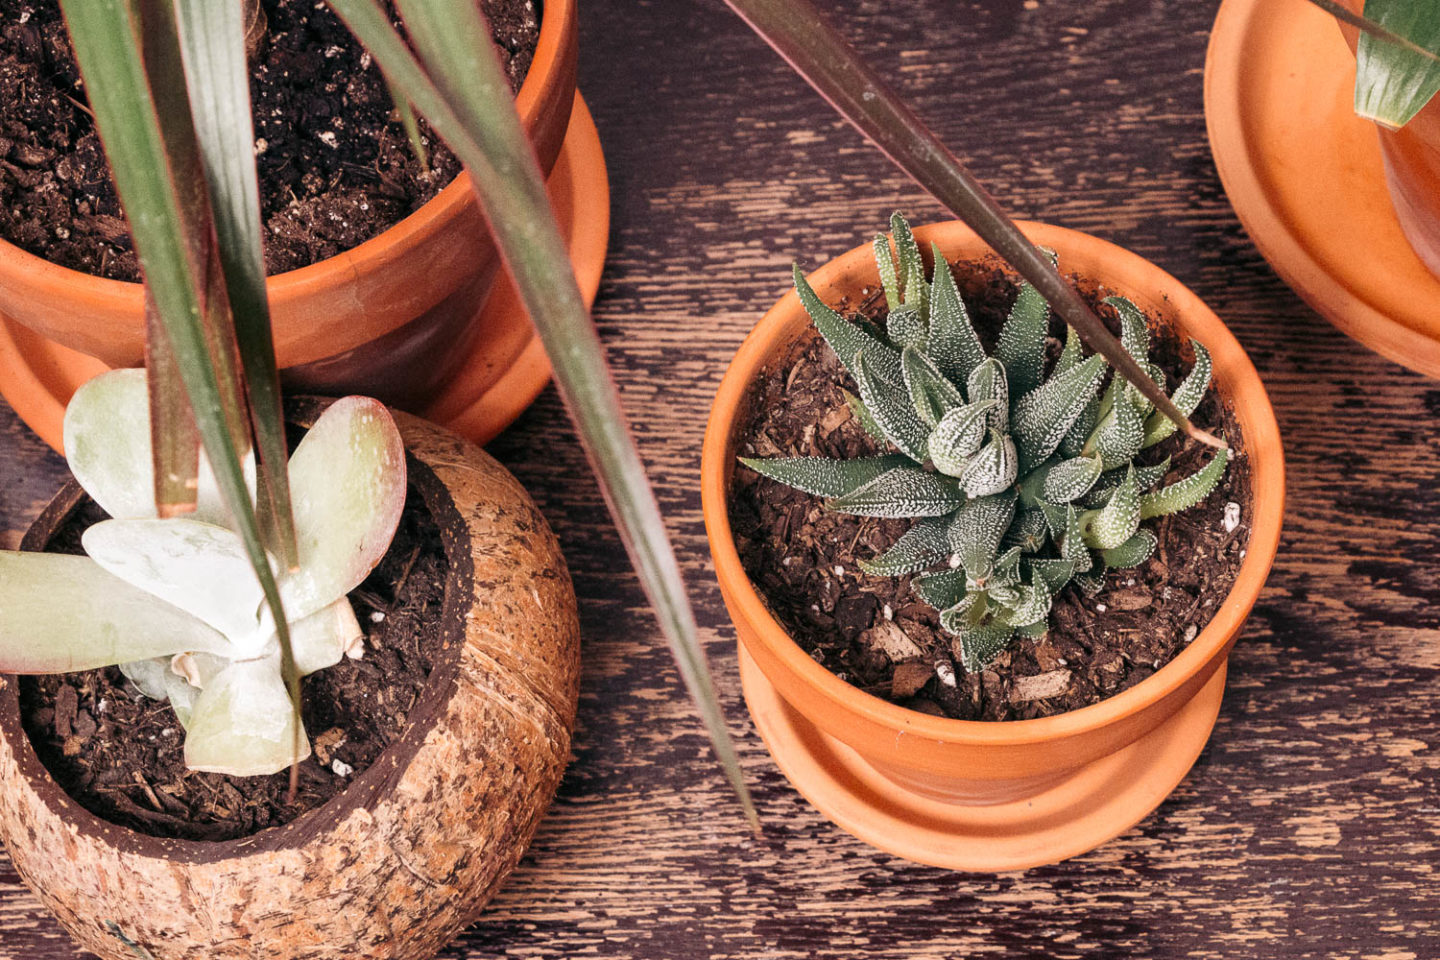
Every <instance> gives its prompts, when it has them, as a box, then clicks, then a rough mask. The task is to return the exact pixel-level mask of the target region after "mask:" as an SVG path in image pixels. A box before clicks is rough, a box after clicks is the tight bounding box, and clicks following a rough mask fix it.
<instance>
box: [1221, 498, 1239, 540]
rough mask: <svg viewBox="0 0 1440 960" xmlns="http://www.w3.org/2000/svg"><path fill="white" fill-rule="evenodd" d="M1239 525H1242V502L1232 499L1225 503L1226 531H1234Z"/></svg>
mask: <svg viewBox="0 0 1440 960" xmlns="http://www.w3.org/2000/svg"><path fill="white" fill-rule="evenodd" d="M1238 526H1240V504H1238V503H1236V502H1235V501H1234V500H1231V501H1230V502H1229V503H1227V504H1225V532H1226V533H1234V532H1235V528H1236V527H1238Z"/></svg>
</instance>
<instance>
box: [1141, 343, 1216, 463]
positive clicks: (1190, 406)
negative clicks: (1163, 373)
mask: <svg viewBox="0 0 1440 960" xmlns="http://www.w3.org/2000/svg"><path fill="white" fill-rule="evenodd" d="M1190 346H1191V347H1192V348H1193V349H1194V351H1195V365H1194V366H1193V367H1191V368H1190V373H1189V375H1188V376H1186V377H1185V379H1184V380H1183V381H1181V383H1180V386H1178V387H1176V388H1175V393H1174V394H1172V395H1171V397H1170V400H1171V402H1172V403H1174V404H1175V406H1176V407H1178V408H1179V410H1180V412H1181V413H1183V414H1185V416H1187V417H1188V416H1190V415H1191V414H1192V413H1194V412H1195V411H1196V409H1198V408H1199V406H1200V401H1201V400H1203V399H1205V391H1207V390H1209V389H1210V374H1211V361H1210V351H1209V350H1206V349H1205V345H1204V344H1202V343H1201V342H1200V341H1199V340H1191V341H1190ZM1175 429H1176V428H1175V423H1174V421H1172V420H1171V419H1170V418H1169V417H1167V416H1165V415H1164V414H1163V413H1159V412H1155V413H1152V414H1150V417H1149V419H1147V420H1146V421H1145V439H1144V441H1143V442H1142V444H1141V447H1142V449H1144V448H1147V447H1153V446H1155V444H1157V443H1159V442H1160V441H1161V440H1164V439H1165V438H1166V437H1168V436H1170V434H1172V433H1174V432H1175Z"/></svg>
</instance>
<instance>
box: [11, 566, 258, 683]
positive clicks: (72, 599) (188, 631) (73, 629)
mask: <svg viewBox="0 0 1440 960" xmlns="http://www.w3.org/2000/svg"><path fill="white" fill-rule="evenodd" d="M0 613H3V615H0V671H4V672H5V673H70V672H72V671H75V670H94V669H97V668H99V667H108V666H112V665H115V664H120V663H127V662H130V661H134V660H146V659H149V658H151V657H168V656H170V655H172V654H175V653H180V652H181V651H184V650H209V651H213V652H216V653H225V652H228V651H229V650H230V644H229V642H228V641H227V640H226V639H225V637H224V636H223V635H222V634H221V633H220V632H219V631H217V630H215V629H214V628H212V627H210V626H207V625H206V624H205V623H204V622H202V621H201V620H199V619H197V618H196V617H193V616H191V615H190V614H188V613H186V612H185V611H183V610H181V609H179V608H177V607H174V606H171V605H170V604H168V603H164V602H161V601H159V600H157V599H156V598H155V597H154V596H153V595H151V594H149V593H146V592H145V591H143V590H141V589H139V588H138V587H134V586H131V585H130V584H128V583H126V582H125V581H124V580H121V579H120V578H119V577H116V576H114V575H113V574H111V573H107V572H106V571H105V570H104V569H103V568H102V567H101V566H100V565H99V564H97V563H96V562H95V561H94V560H92V559H90V558H89V557H79V556H71V555H69V554H60V553H17V552H14V551H9V550H5V551H0Z"/></svg>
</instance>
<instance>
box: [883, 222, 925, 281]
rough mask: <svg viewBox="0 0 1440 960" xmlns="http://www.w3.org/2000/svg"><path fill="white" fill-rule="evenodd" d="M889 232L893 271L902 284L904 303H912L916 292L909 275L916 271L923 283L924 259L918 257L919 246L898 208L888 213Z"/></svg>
mask: <svg viewBox="0 0 1440 960" xmlns="http://www.w3.org/2000/svg"><path fill="white" fill-rule="evenodd" d="M890 234H891V236H893V237H894V238H895V259H896V262H897V265H896V270H895V272H896V273H897V274H899V276H900V280H901V282H902V283H903V284H904V286H903V287H902V288H901V290H900V293H901V296H902V297H903V299H904V302H905V303H914V302H915V300H916V297H917V296H918V294H917V293H916V292H915V291H913V290H911V289H910V276H911V274H912V273H918V274H919V275H920V280H921V283H922V284H923V283H924V279H925V261H924V260H922V259H921V258H920V246H919V244H917V243H916V242H915V235H914V234H913V233H911V232H910V224H909V222H908V221H907V220H906V219H905V218H904V217H903V216H901V215H900V211H898V210H897V211H895V212H894V213H892V214H891V215H890Z"/></svg>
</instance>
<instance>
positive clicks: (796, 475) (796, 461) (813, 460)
mask: <svg viewBox="0 0 1440 960" xmlns="http://www.w3.org/2000/svg"><path fill="white" fill-rule="evenodd" d="M739 460H740V462H741V463H743V464H745V466H747V467H749V468H750V469H751V470H754V471H755V472H756V473H758V474H760V475H761V476H762V477H769V478H770V479H771V480H777V481H779V482H780V483H783V484H785V485H786V486H787V487H794V488H795V489H796V490H800V491H803V492H805V493H808V494H812V495H814V496H817V497H843V496H845V494H847V493H851V492H853V491H855V490H858V489H859V488H860V487H863V486H864V485H865V484H867V483H869V482H870V481H871V480H874V479H875V478H876V477H878V476H880V475H881V474H882V473H888V472H890V471H891V470H894V469H895V468H896V467H899V466H903V465H904V464H905V463H907V462H908V461H907V460H906V458H905V457H901V456H897V455H895V454H888V455H886V456H883V457H856V458H855V459H853V460H830V459H827V458H825V457H775V458H773V459H756V458H753V457H740V458H739Z"/></svg>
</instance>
